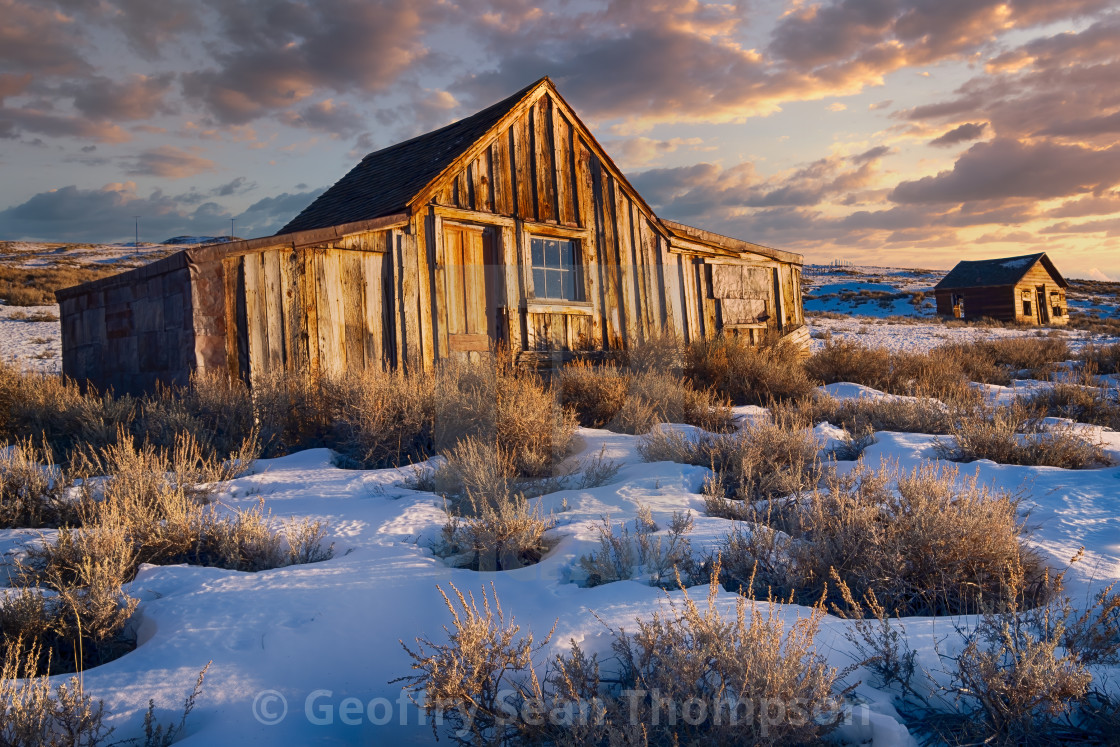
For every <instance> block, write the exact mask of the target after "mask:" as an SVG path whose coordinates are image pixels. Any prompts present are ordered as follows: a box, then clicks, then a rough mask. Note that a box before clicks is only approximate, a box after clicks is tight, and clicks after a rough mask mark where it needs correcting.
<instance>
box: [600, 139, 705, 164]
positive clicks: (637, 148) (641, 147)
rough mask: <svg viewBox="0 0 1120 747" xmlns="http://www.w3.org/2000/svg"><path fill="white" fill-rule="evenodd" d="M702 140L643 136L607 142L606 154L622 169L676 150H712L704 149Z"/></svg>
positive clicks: (648, 161)
mask: <svg viewBox="0 0 1120 747" xmlns="http://www.w3.org/2000/svg"><path fill="white" fill-rule="evenodd" d="M703 146H704V140H703V138H699V137H690V138H683V137H674V138H668V139H666V140H659V139H657V138H649V137H644V136H637V137H629V138H623V139H621V140H613V141H607V142H606V143H605V145H604V147H605V148H606V149H607V152H608V153H610V154H611V156H612V157H613V158H614V159H615V160H616V161H617V162H618V163H619V164H620V165H622V166H623V167H624V168H634V167H637V166H643V165H645V164H648V163H650V162H652V161H656V160H657V159H658V158H661V157H662V156H666V155H669V154H670V153H676V152H677V151H678V150H682V149H683V150H714V148H711V147H709V148H705V147H703Z"/></svg>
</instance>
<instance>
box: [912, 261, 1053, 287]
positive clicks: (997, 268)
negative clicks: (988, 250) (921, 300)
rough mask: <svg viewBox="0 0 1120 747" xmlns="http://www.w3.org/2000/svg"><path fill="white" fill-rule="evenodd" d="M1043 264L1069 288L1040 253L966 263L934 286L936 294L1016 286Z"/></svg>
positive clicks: (961, 263)
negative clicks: (969, 289)
mask: <svg viewBox="0 0 1120 747" xmlns="http://www.w3.org/2000/svg"><path fill="white" fill-rule="evenodd" d="M1040 261H1041V262H1042V266H1043V267H1045V268H1046V271H1047V272H1049V273H1050V275H1051V276H1052V277H1053V278H1054V280H1055V281H1057V283H1058V285H1060V286H1061V287H1063V288H1066V287H1068V286H1069V283H1067V282H1066V279H1065V278H1063V277H1062V274H1061V273H1060V272H1058V268H1056V267H1054V263H1053V262H1051V261H1050V258H1049V257H1047V256H1046V252H1039V253H1038V254H1023V255H1021V256H1018V257H998V258H996V259H977V260H962V261H961V262H958V263H957V266H956V267H954V268H953V269H952V270H950V271H949V274H948V275H946V276H945V277H943V278H942V279H941V282H940V283H938V284H937V285H935V286H934V290H950V289H953V290H955V289H958V288H981V287H992V286H1001V285H1015V284H1016V283H1018V282H1019V281H1020V280H1022V279H1023V276H1025V275H1026V274H1027V273H1028V272H1029V271H1030V269H1031V268H1032V267H1034V266H1035V263H1037V262H1040Z"/></svg>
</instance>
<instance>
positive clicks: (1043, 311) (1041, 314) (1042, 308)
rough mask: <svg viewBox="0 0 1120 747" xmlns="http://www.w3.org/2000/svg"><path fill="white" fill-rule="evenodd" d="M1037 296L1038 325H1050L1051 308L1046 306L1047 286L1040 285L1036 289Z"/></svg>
mask: <svg viewBox="0 0 1120 747" xmlns="http://www.w3.org/2000/svg"><path fill="white" fill-rule="evenodd" d="M1035 295H1036V296H1037V299H1036V303H1035V306H1037V307H1038V323H1039V324H1049V323H1050V308H1049V307H1048V306H1047V305H1046V286H1045V285H1040V286H1037V287H1036V288H1035Z"/></svg>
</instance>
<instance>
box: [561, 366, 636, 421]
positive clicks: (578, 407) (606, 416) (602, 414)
mask: <svg viewBox="0 0 1120 747" xmlns="http://www.w3.org/2000/svg"><path fill="white" fill-rule="evenodd" d="M629 388H630V376H629V375H628V374H626V373H625V372H623V371H622V370H621V369H619V368H618V367H617V366H611V365H601V366H599V365H595V364H593V363H589V362H587V361H579V360H577V361H575V362H573V363H570V364H568V365H566V366H564V368H562V369H561V370H560V374H559V376H558V377H557V390H558V391H559V394H560V402H561V403H562V404H563V405H564V406H566V407H570V408H572V410H574V411H575V413H576V416H577V417H578V418H579V423H580V425H583V426H586V427H588V428H604V427H607V425H608V424H609V423H610V422H611V421H613V420H614V419H615V416H617V415H618V413H619V411H620V410H622V406H623V405H624V404H625V402H626V396H627V392H628V391H629Z"/></svg>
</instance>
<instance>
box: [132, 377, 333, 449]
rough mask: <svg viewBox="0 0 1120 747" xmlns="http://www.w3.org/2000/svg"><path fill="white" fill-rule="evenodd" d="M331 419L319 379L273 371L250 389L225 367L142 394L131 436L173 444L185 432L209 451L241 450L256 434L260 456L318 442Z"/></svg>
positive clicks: (158, 442)
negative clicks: (247, 440)
mask: <svg viewBox="0 0 1120 747" xmlns="http://www.w3.org/2000/svg"><path fill="white" fill-rule="evenodd" d="M330 422H331V418H330V414H329V413H328V412H327V401H326V398H325V397H323V396H322V391H321V389H320V387H319V386H318V384H317V383H316V382H314V381H312V380H311V379H310V378H308V377H306V376H302V375H298V374H278V375H272V376H269V377H267V378H264V379H263V380H260V381H258V382H257V383H256V385H255V386H254V388H253V389H252V390H250V389H249V388H248V387H246V386H245V384H244V383H242V382H241V381H238V380H235V379H231V378H230V377H229V376H228V375H226V374H225V373H224V372H221V373H216V374H213V373H212V374H200V375H196V376H194V377H193V378H192V379H191V382H190V385H189V386H185V387H167V388H162V389H160V390H159V391H157V392H154V393H152V394H148V395H145V396H144V397H143V398H142V399H141V401H140V403H139V409H138V413H137V419H136V425H134V427H133V435H134V436H136V437H137V438H140V439H143V440H146V441H148V442H150V443H152V444H155V445H156V446H162V447H168V448H170V447H171V446H173V444H174V442H175V439H176V437H178V436H179V435H180V434H181V433H183V432H184V431H186V432H190V433H191V434H192V435H193V436H194V438H195V440H197V441H198V442H199V444H200V445H201V446H202V447H203V450H204V451H205V452H206V453H207V454H210V455H214V454H218V455H225V454H230V453H233V452H235V451H237V450H239V449H240V447H241V446H242V443H243V442H244V441H245V440H246V438H247V437H248V436H249V435H250V434H253V433H255V434H256V436H257V441H259V443H260V455H261V456H265V457H275V456H281V455H283V454H286V453H288V452H290V451H294V450H298V449H303V448H310V447H313V446H321V445H322V444H323V442H324V438H325V433H326V431H327V430H328V428H329V424H330Z"/></svg>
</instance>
